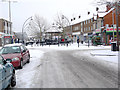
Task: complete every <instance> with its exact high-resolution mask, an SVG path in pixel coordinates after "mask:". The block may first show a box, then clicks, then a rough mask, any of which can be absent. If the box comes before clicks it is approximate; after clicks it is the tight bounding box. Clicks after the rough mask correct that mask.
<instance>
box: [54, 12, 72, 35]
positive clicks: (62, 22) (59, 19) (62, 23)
mask: <svg viewBox="0 0 120 90" xmlns="http://www.w3.org/2000/svg"><path fill="white" fill-rule="evenodd" d="M54 22H55V24H56V26H57V27H58V28H59V29H62V30H63V31H62V32H63V35H64V34H65V27H67V26H70V21H69V19H68V18H67V17H66V16H64V15H63V14H57V16H56V17H55V19H54Z"/></svg>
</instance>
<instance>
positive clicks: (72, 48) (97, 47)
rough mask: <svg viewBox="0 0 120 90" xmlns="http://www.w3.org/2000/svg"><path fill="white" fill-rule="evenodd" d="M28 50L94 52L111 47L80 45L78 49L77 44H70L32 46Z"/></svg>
mask: <svg viewBox="0 0 120 90" xmlns="http://www.w3.org/2000/svg"><path fill="white" fill-rule="evenodd" d="M27 47H28V48H47V49H54V50H82V49H84V50H85V49H86V50H91V49H92V50H93V49H98V50H100V49H110V46H102V45H101V46H89V47H88V46H87V44H80V46H79V47H78V45H77V43H73V44H69V45H68V47H67V46H66V45H62V46H61V45H60V46H58V45H50V46H49V45H45V46H36V45H33V47H32V46H31V45H29V46H27Z"/></svg>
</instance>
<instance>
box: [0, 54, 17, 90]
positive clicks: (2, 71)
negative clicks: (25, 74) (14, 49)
mask: <svg viewBox="0 0 120 90" xmlns="http://www.w3.org/2000/svg"><path fill="white" fill-rule="evenodd" d="M7 60H10V59H6V60H5V59H4V58H3V57H2V56H1V55H0V90H4V89H5V88H7V87H8V86H11V87H14V86H15V85H16V76H15V69H14V67H13V65H12V64H11V63H9V62H7Z"/></svg>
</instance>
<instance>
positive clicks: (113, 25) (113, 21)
mask: <svg viewBox="0 0 120 90" xmlns="http://www.w3.org/2000/svg"><path fill="white" fill-rule="evenodd" d="M112 21H113V42H114V38H115V34H114V10H113V11H112Z"/></svg>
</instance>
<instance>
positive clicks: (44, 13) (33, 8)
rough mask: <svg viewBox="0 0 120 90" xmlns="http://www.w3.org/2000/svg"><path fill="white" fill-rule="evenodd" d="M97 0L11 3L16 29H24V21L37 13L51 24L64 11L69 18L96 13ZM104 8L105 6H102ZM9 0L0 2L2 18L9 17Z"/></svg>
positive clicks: (49, 0) (21, 1) (52, 0)
mask: <svg viewBox="0 0 120 90" xmlns="http://www.w3.org/2000/svg"><path fill="white" fill-rule="evenodd" d="M94 2H95V0H17V3H11V11H12V22H13V30H14V31H22V30H21V29H22V25H23V23H24V21H25V20H26V19H27V18H29V17H30V16H34V15H35V14H38V15H40V16H41V17H44V18H46V19H47V20H48V21H49V22H50V23H51V24H52V23H53V22H54V18H55V16H56V15H57V13H62V14H64V15H65V16H66V17H68V18H69V19H71V18H73V17H76V18H77V17H78V16H79V15H81V16H82V17H84V15H87V12H88V11H90V12H91V13H92V14H93V13H95V10H96V8H95V7H96V5H95V4H93V3H94ZM102 9H103V8H102ZM8 15H9V14H8V2H0V18H4V19H6V20H9V18H8Z"/></svg>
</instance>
